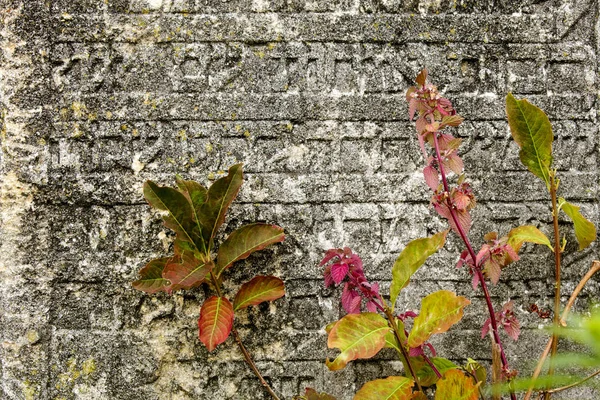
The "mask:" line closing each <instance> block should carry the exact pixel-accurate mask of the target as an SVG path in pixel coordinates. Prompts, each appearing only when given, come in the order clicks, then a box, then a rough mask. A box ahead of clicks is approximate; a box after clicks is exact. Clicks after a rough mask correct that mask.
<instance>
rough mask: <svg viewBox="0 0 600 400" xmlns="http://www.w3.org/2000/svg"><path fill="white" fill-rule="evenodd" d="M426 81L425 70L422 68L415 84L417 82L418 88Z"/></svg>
mask: <svg viewBox="0 0 600 400" xmlns="http://www.w3.org/2000/svg"><path fill="white" fill-rule="evenodd" d="M426 81H427V69H426V68H423V69H422V70H421V72H419V75H417V78H416V79H415V82H417V83H418V84H419V85H420V86H425V82H426Z"/></svg>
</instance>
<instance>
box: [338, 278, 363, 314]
mask: <svg viewBox="0 0 600 400" xmlns="http://www.w3.org/2000/svg"><path fill="white" fill-rule="evenodd" d="M361 301H362V297H361V296H360V294H358V293H356V292H355V291H354V290H353V289H350V284H349V283H348V282H346V284H345V285H344V290H342V307H343V308H344V310H346V312H347V313H348V314H358V313H360V303H361Z"/></svg>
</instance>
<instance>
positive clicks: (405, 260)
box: [390, 230, 448, 308]
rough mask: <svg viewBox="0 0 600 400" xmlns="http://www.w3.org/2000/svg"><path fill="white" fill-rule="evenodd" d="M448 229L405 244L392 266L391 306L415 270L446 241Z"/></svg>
mask: <svg viewBox="0 0 600 400" xmlns="http://www.w3.org/2000/svg"><path fill="white" fill-rule="evenodd" d="M446 235H448V230H445V231H443V232H439V233H436V234H435V235H433V236H431V237H428V238H421V239H416V240H413V241H412V242H410V243H409V244H407V245H406V247H405V248H404V250H402V253H400V256H398V258H397V259H396V262H395V263H394V266H393V267H392V285H391V286H390V302H391V304H392V308H393V307H394V305H395V304H396V299H397V298H398V294H399V293H400V291H401V290H402V289H403V288H404V287H405V286H406V285H408V281H409V280H410V277H411V276H412V275H413V274H414V273H415V272H417V270H418V269H419V268H420V267H421V265H423V263H424V262H425V261H426V260H427V258H429V256H431V255H432V254H433V253H435V252H436V251H438V250H439V249H441V248H442V247H443V246H444V243H446Z"/></svg>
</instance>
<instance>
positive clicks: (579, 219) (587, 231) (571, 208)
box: [559, 197, 596, 250]
mask: <svg viewBox="0 0 600 400" xmlns="http://www.w3.org/2000/svg"><path fill="white" fill-rule="evenodd" d="M559 202H560V204H561V210H563V211H564V212H565V214H567V215H568V216H569V218H571V220H572V221H573V226H574V228H575V236H576V237H577V242H579V250H583V249H585V248H586V247H588V246H589V245H590V244H591V243H592V242H593V241H594V240H596V227H595V226H594V224H593V223H591V222H590V221H588V220H587V219H586V218H585V217H584V216H583V215H581V213H580V212H579V209H580V208H581V207H577V206H575V205H573V204H571V203H569V202H567V201H565V199H563V198H562V197H561V198H560V199H559Z"/></svg>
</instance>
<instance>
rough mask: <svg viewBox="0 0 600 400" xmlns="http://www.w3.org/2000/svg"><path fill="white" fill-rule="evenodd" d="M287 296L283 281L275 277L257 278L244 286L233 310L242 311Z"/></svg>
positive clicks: (237, 296) (236, 297)
mask: <svg viewBox="0 0 600 400" xmlns="http://www.w3.org/2000/svg"><path fill="white" fill-rule="evenodd" d="M284 294H285V288H284V286H283V281H282V280H281V279H279V278H276V277H274V276H257V277H255V278H253V279H252V280H251V281H250V282H246V283H244V284H243V285H242V287H241V288H240V290H239V291H238V292H237V294H236V295H235V299H234V300H233V309H234V310H235V311H237V310H241V309H243V308H246V307H249V306H255V305H257V304H260V303H262V302H263V301H273V300H277V299H278V298H280V297H283V295H284Z"/></svg>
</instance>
